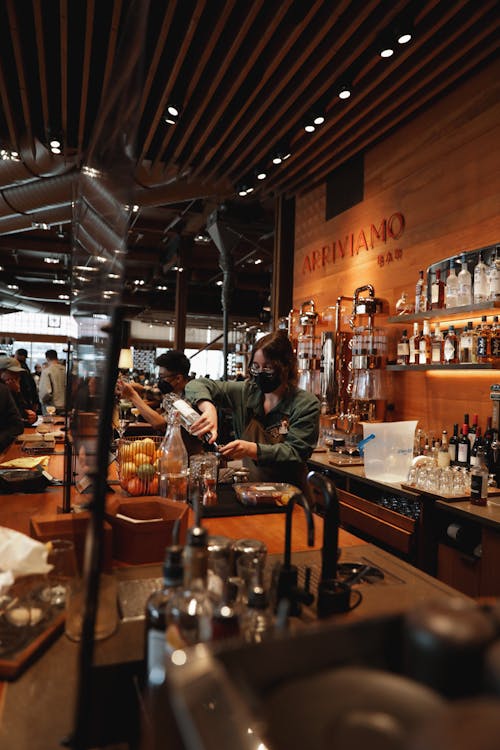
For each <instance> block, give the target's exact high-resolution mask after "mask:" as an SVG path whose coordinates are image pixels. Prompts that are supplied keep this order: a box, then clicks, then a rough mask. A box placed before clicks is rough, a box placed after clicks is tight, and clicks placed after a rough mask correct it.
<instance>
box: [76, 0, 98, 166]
mask: <svg viewBox="0 0 500 750" xmlns="http://www.w3.org/2000/svg"><path fill="white" fill-rule="evenodd" d="M94 9H95V8H94V0H87V13H86V20H85V47H84V52H83V67H82V81H81V92H82V93H81V96H80V117H79V120H78V147H77V149H78V161H79V162H80V161H81V158H82V156H83V138H84V135H85V124H86V119H87V102H88V98H89V81H90V60H91V56H92V43H93V27H94Z"/></svg>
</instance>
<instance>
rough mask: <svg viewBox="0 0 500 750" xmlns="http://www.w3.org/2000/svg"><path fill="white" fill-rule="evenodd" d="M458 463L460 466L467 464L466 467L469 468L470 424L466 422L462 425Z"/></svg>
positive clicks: (458, 447)
mask: <svg viewBox="0 0 500 750" xmlns="http://www.w3.org/2000/svg"><path fill="white" fill-rule="evenodd" d="M457 464H458V466H465V467H466V468H468V467H469V464H470V442H469V426H468V424H466V423H465V422H464V424H463V425H462V433H461V435H460V437H459V438H458V446H457Z"/></svg>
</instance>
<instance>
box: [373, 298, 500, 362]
mask: <svg viewBox="0 0 500 750" xmlns="http://www.w3.org/2000/svg"><path fill="white" fill-rule="evenodd" d="M498 310H500V301H499V302H488V303H487V304H484V303H482V302H477V303H475V304H474V305H462V307H445V308H440V309H438V310H427V311H426V312H421V313H411V314H409V315H390V316H389V317H388V318H387V322H388V323H400V324H401V325H403V324H404V323H413V322H415V321H418V320H435V321H439V320H445V321H452V320H464V319H466V318H479V317H481V315H496V314H497V311H498ZM462 366H463V365H462ZM476 366H477V365H476ZM446 367H449V365H446Z"/></svg>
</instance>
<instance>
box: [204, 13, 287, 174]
mask: <svg viewBox="0 0 500 750" xmlns="http://www.w3.org/2000/svg"><path fill="white" fill-rule="evenodd" d="M292 2H293V0H287V1H286V2H282V3H280V6H279V9H278V11H277V13H276V14H275V15H274V16H273V18H272V21H271V22H270V23H269V25H268V26H267V28H266V30H265V32H264V33H263V34H262V35H261V36H260V38H258V39H257V43H256V44H255V45H254V48H253V51H252V53H251V55H250V56H249V57H248V58H247V60H246V61H245V65H244V66H242V67H241V68H240V70H239V72H238V74H237V75H236V76H235V77H234V79H233V81H232V83H231V84H230V85H229V87H228V88H227V89H226V91H225V92H224V93H223V95H222V96H220V97H219V98H218V99H217V109H216V110H215V112H213V113H212V115H211V117H212V121H213V122H214V123H217V122H219V120H220V118H221V117H222V115H223V113H224V111H225V110H226V108H228V107H229V105H230V103H231V101H232V99H233V97H234V96H235V95H236V93H237V91H238V90H239V89H240V87H241V86H243V85H244V83H245V79H246V77H247V75H248V71H250V70H252V68H253V67H254V65H255V63H256V62H257V60H258V59H259V58H260V56H261V55H262V54H263V52H264V50H265V48H266V47H267V45H268V43H269V42H270V40H271V39H272V37H273V35H274V33H275V31H276V29H277V28H278V26H279V24H280V23H281V22H282V20H283V18H284V17H285V15H286V13H287V12H288V9H289V8H290V7H291V5H292ZM208 135H209V134H208V131H205V134H204V135H202V136H201V137H200V138H199V139H197V142H196V146H195V149H194V150H193V151H192V158H193V159H196V157H197V154H198V153H199V152H200V151H202V149H203V145H204V144H205V143H206V141H207V139H208ZM225 138H226V135H225V134H224V135H223V136H222V139H225ZM220 140H221V139H219V142H218V143H217V144H215V143H214V144H213V145H212V146H211V148H210V150H209V151H208V154H207V156H206V157H205V161H208V160H209V159H210V158H211V155H213V154H214V153H215V152H216V151H217V150H218V149H219V147H220ZM200 166H201V165H200ZM194 174H195V175H196V174H199V168H198V169H196V170H195V171H194Z"/></svg>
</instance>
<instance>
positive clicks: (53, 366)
mask: <svg viewBox="0 0 500 750" xmlns="http://www.w3.org/2000/svg"><path fill="white" fill-rule="evenodd" d="M45 359H46V360H47V367H44V368H43V369H42V374H41V375H40V385H39V386H38V393H39V394H40V401H41V402H42V412H43V413H44V414H46V413H47V406H55V407H56V414H64V412H65V404H66V368H65V366H64V365H63V364H62V362H59V360H58V358H57V352H56V350H55V349H48V350H47V351H46V352H45Z"/></svg>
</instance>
